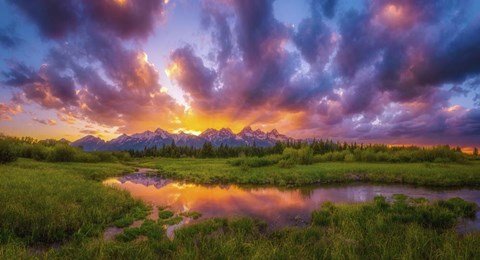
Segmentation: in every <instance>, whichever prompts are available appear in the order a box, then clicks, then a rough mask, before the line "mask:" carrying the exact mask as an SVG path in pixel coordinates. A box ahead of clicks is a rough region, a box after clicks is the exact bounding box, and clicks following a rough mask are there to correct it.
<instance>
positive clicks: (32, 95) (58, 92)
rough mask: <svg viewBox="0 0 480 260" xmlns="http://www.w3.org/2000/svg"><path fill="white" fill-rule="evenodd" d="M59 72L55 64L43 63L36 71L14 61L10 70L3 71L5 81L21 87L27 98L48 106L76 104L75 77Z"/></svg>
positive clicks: (10, 84)
mask: <svg viewBox="0 0 480 260" xmlns="http://www.w3.org/2000/svg"><path fill="white" fill-rule="evenodd" d="M59 72H60V70H58V68H57V67H55V66H48V65H42V67H40V69H39V70H38V71H34V70H33V69H31V68H29V67H28V66H26V65H25V64H22V63H13V64H11V68H10V70H9V71H6V72H3V76H4V81H3V83H4V84H5V85H8V86H12V87H14V88H18V89H21V90H22V91H23V92H24V94H25V97H26V98H28V99H30V100H34V101H35V102H37V103H39V104H41V105H42V106H44V107H46V108H61V107H64V106H68V105H73V104H76V102H77V96H76V93H75V85H74V82H73V79H72V78H71V77H68V76H62V75H60V74H59Z"/></svg>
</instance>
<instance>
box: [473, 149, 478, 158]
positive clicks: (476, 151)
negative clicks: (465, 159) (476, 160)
mask: <svg viewBox="0 0 480 260" xmlns="http://www.w3.org/2000/svg"><path fill="white" fill-rule="evenodd" d="M473 156H478V148H477V147H475V148H473Z"/></svg>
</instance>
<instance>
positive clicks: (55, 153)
mask: <svg viewBox="0 0 480 260" xmlns="http://www.w3.org/2000/svg"><path fill="white" fill-rule="evenodd" d="M76 153H77V150H76V148H74V147H71V146H69V145H66V144H56V145H55V146H54V147H53V149H52V151H51V152H50V154H49V156H48V160H49V161H51V162H72V161H74V159H75V156H76Z"/></svg>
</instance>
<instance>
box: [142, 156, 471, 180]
mask: <svg viewBox="0 0 480 260" xmlns="http://www.w3.org/2000/svg"><path fill="white" fill-rule="evenodd" d="M136 165H139V166H142V167H151V168H156V169H158V170H159V174H160V175H161V176H163V177H166V178H173V179H183V180H187V181H191V182H195V183H204V184H211V183H238V184H269V185H278V186H287V185H291V186H301V185H306V184H313V183H339V182H352V181H369V182H382V183H405V184H416V185H424V186H439V187H454V186H457V187H458V186H469V187H479V186H480V162H478V161H475V162H470V163H466V164H457V163H451V164H435V163H359V162H350V163H347V162H324V163H315V164H311V165H296V166H294V167H292V168H281V167H279V166H278V165H267V166H263V167H244V166H242V165H239V164H238V163H236V162H232V161H228V160H227V159H192V158H183V159H170V158H148V159H139V160H137V161H136ZM237 165H239V166H237Z"/></svg>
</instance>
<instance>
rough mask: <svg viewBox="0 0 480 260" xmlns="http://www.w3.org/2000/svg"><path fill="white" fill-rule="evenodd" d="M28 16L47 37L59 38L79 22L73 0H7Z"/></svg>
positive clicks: (75, 3) (75, 2) (76, 5)
mask: <svg viewBox="0 0 480 260" xmlns="http://www.w3.org/2000/svg"><path fill="white" fill-rule="evenodd" d="M7 1H8V2H9V3H10V4H12V5H15V6H16V7H18V8H19V9H20V10H22V11H23V13H24V14H25V15H26V16H27V17H28V18H30V19H31V20H32V21H33V22H34V23H35V25H36V26H37V27H38V29H39V30H40V32H41V33H42V34H43V35H45V36H46V37H49V38H60V37H63V36H64V35H66V34H67V33H68V32H71V31H74V30H75V29H76V28H77V27H78V24H79V19H80V17H79V13H78V10H79V8H78V7H79V6H78V3H77V1H73V0H44V1H30V0H7Z"/></svg>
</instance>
